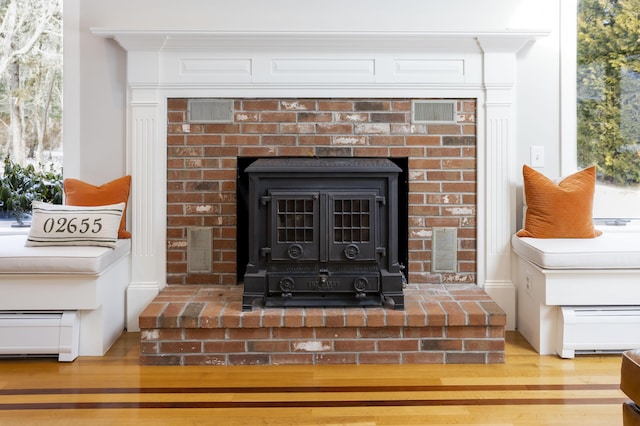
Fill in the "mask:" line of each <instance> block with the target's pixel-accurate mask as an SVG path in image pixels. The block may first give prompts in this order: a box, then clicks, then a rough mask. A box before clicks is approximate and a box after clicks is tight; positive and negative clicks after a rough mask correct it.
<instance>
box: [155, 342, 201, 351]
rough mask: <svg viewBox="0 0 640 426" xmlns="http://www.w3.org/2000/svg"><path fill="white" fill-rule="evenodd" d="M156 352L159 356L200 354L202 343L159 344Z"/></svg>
mask: <svg viewBox="0 0 640 426" xmlns="http://www.w3.org/2000/svg"><path fill="white" fill-rule="evenodd" d="M158 350H159V353H161V354H182V353H201V352H202V342H198V341H186V342H185V341H182V342H160V347H159V349H158Z"/></svg>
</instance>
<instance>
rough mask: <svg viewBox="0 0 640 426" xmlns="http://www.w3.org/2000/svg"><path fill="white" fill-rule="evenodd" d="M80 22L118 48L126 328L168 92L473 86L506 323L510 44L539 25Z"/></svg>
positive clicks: (516, 47)
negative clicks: (123, 74)
mask: <svg viewBox="0 0 640 426" xmlns="http://www.w3.org/2000/svg"><path fill="white" fill-rule="evenodd" d="M91 31H92V32H93V34H95V35H96V36H99V37H104V38H110V39H114V40H115V41H116V42H117V43H118V44H119V45H121V46H122V47H123V48H124V49H125V50H126V51H127V168H128V170H129V172H130V173H131V175H132V197H131V207H130V211H131V230H132V234H133V248H132V282H131V283H130V285H129V287H128V291H127V328H128V329H129V330H130V331H135V330H139V327H138V316H139V314H140V312H142V310H143V309H144V308H145V307H146V306H147V304H148V303H149V302H151V301H152V300H153V298H154V297H155V296H156V295H157V294H158V292H159V291H160V290H161V289H162V288H163V287H164V286H165V285H166V218H167V216H166V183H167V180H166V148H167V146H166V143H167V142H166V136H167V135H166V100H167V99H168V98H174V97H183V98H184V97H272V96H274V97H410V98H429V97H432V98H476V99H477V101H478V123H477V132H478V133H477V156H478V165H477V167H478V170H477V172H478V175H477V177H478V188H477V200H478V206H477V207H478V210H477V211H478V217H477V219H478V220H477V223H478V229H477V241H478V247H477V255H478V259H477V267H478V270H477V276H478V284H479V285H481V286H483V287H484V289H485V291H487V293H489V294H490V295H491V296H492V297H493V298H494V299H495V300H496V302H497V303H498V304H499V305H500V306H501V307H502V308H503V309H504V310H505V311H506V312H507V317H508V324H507V326H508V328H511V329H513V328H514V327H515V287H514V284H513V282H512V277H511V266H510V265H511V250H510V237H511V234H513V232H515V183H514V182H515V181H516V173H517V172H518V171H519V167H517V166H516V164H515V162H516V157H515V152H516V147H515V144H516V141H515V120H514V110H515V107H516V105H515V97H514V89H515V84H516V63H517V53H518V52H519V51H520V50H521V49H522V48H523V47H525V46H526V45H527V44H528V43H530V42H533V41H534V40H535V39H537V38H540V37H544V36H546V35H547V34H548V32H547V31H524V30H518V31H515V30H505V31H497V32H496V31H486V32H478V31H475V32H465V31H435V32H428V31H426V32H402V31H396V32H388V31H380V32H318V31H315V32H286V31H272V32H256V31H203V30H188V29H158V30H131V29H114V28H92V29H91Z"/></svg>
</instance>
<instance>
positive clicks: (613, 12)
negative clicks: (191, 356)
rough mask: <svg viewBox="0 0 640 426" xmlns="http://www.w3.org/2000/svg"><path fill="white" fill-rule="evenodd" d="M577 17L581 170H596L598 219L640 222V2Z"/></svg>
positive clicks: (587, 5) (583, 6)
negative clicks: (587, 168)
mask: <svg viewBox="0 0 640 426" xmlns="http://www.w3.org/2000/svg"><path fill="white" fill-rule="evenodd" d="M576 12H577V15H574V16H577V25H576V32H575V34H576V35H577V37H576V56H575V57H576V58H577V62H576V68H575V75H576V97H575V99H576V100H577V102H576V121H577V122H576V140H577V153H576V157H577V166H578V167H579V168H583V167H587V166H590V165H592V164H593V165H595V166H596V170H597V174H598V181H597V185H596V197H595V203H594V216H595V217H596V218H598V217H604V218H640V44H639V43H638V40H639V39H640V0H578V2H577V11H576ZM565 22H566V21H565Z"/></svg>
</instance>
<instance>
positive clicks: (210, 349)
mask: <svg viewBox="0 0 640 426" xmlns="http://www.w3.org/2000/svg"><path fill="white" fill-rule="evenodd" d="M203 352H204V353H208V354H227V353H231V352H246V350H245V342H244V341H239V340H229V341H225V340H219V341H213V342H204V344H203Z"/></svg>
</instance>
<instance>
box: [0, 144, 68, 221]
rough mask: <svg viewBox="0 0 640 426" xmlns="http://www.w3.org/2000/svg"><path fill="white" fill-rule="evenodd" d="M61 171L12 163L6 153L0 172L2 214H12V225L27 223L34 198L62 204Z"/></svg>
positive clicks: (0, 208)
mask: <svg viewBox="0 0 640 426" xmlns="http://www.w3.org/2000/svg"><path fill="white" fill-rule="evenodd" d="M62 193H63V188H62V174H61V173H58V172H56V171H54V169H53V167H52V166H51V167H50V169H49V171H44V170H43V171H37V170H36V168H35V167H34V166H33V165H27V166H21V165H19V164H15V163H13V162H12V161H11V159H10V158H9V157H8V156H7V157H5V159H4V167H3V171H2V175H1V176H0V213H1V216H2V218H5V219H7V218H11V217H13V218H14V219H15V220H16V223H15V224H13V225H12V226H14V227H15V226H29V224H26V223H25V220H26V219H27V218H28V214H29V212H31V203H32V202H33V201H34V200H39V201H45V202H49V203H53V204H62Z"/></svg>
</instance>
